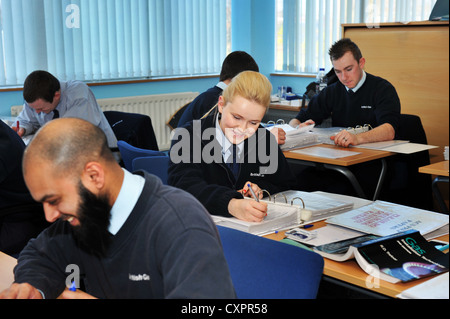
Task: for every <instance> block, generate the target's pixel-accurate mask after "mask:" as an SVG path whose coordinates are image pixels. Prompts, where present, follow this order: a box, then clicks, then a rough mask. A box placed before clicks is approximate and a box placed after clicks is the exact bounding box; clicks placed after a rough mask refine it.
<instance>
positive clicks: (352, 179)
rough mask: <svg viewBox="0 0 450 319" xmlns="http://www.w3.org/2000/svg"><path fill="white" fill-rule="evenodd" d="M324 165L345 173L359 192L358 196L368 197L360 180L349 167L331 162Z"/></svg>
mask: <svg viewBox="0 0 450 319" xmlns="http://www.w3.org/2000/svg"><path fill="white" fill-rule="evenodd" d="M323 167H325V168H327V169H332V170H334V171H336V172H339V173H341V174H343V175H344V176H345V177H347V179H348V180H349V181H350V183H351V184H352V186H353V188H354V189H355V191H356V194H358V197H360V198H365V199H367V197H366V194H364V191H363V189H362V188H361V185H360V184H359V183H358V180H357V179H356V177H355V175H354V174H353V173H352V172H351V171H350V170H349V169H348V168H347V167H344V166H336V165H331V164H323Z"/></svg>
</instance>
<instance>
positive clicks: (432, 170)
mask: <svg viewBox="0 0 450 319" xmlns="http://www.w3.org/2000/svg"><path fill="white" fill-rule="evenodd" d="M419 172H420V173H426V174H431V175H438V176H447V177H449V176H448V175H449V174H448V161H442V162H438V163H434V164H430V165H427V166H422V167H419Z"/></svg>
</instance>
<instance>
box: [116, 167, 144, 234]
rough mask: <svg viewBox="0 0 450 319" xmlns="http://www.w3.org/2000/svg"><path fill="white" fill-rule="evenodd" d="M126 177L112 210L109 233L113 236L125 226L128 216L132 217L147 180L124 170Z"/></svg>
mask: <svg viewBox="0 0 450 319" xmlns="http://www.w3.org/2000/svg"><path fill="white" fill-rule="evenodd" d="M123 171H124V173H125V175H124V178H123V183H122V187H121V188H120V192H119V196H117V199H116V202H115V203H114V205H113V207H112V208H111V221H110V225H109V229H108V230H109V232H110V233H111V234H113V235H115V234H117V232H118V231H119V230H120V228H121V227H122V226H123V224H124V223H125V221H126V220H127V218H128V216H130V214H131V212H132V210H133V208H134V206H135V205H136V203H137V201H138V199H139V196H141V193H142V190H143V189H144V184H145V178H144V177H142V176H140V175H134V174H131V173H130V172H128V171H127V170H125V169H123Z"/></svg>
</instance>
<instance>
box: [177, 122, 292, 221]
mask: <svg viewBox="0 0 450 319" xmlns="http://www.w3.org/2000/svg"><path fill="white" fill-rule="evenodd" d="M195 125H200V127H199V129H197V128H196V127H195ZM215 125H216V115H215V114H211V115H209V116H208V117H206V118H204V119H202V120H201V121H194V122H191V123H190V124H188V125H187V126H186V127H185V128H181V129H180V131H179V132H181V131H182V130H184V133H185V134H180V135H179V136H178V137H177V136H175V138H174V141H173V143H172V148H171V162H170V165H169V179H168V183H169V184H170V185H173V186H175V187H178V188H181V189H184V190H186V191H188V192H189V193H191V194H192V195H194V196H195V197H196V198H197V199H198V200H199V201H200V202H201V203H202V204H203V205H204V206H205V207H206V209H207V210H208V211H209V212H210V213H211V214H212V215H220V216H227V217H230V216H231V215H230V214H229V212H228V204H229V202H230V200H231V199H233V198H242V195H241V194H240V193H238V192H237V190H240V189H242V188H243V187H244V183H245V182H247V181H250V182H252V183H255V184H257V185H258V186H259V187H260V188H261V189H265V190H267V191H268V192H269V193H270V194H274V193H278V192H281V191H284V190H288V189H293V188H294V187H295V186H296V179H295V177H294V175H293V174H292V172H291V170H290V167H289V164H288V163H287V161H286V158H285V157H284V155H283V153H282V151H281V150H280V148H279V147H278V144H277V142H276V140H275V137H274V136H273V134H271V133H270V132H269V131H267V130H266V129H264V128H262V127H260V128H259V129H258V130H257V132H256V133H255V134H254V135H253V136H252V137H250V139H247V140H245V142H244V155H243V160H242V163H241V164H240V171H239V175H238V177H237V178H235V177H234V175H233V173H232V171H231V170H230V169H229V168H228V166H227V165H226V164H224V163H223V157H222V153H221V146H220V144H219V143H218V141H217V140H216V138H215V136H214V135H210V134H206V133H205V131H206V130H207V129H209V131H210V132H213V133H215V131H214V130H215ZM185 139H187V141H186V140H185ZM177 143H182V144H178V145H177ZM194 144H196V145H194ZM180 145H183V146H185V147H184V148H182V147H179V146H180ZM271 145H272V148H273V153H270V154H269V150H270V149H271V147H270V146H271ZM181 153H182V154H181ZM206 154H208V155H212V156H211V157H213V161H212V162H208V161H206V160H205V155H206ZM261 154H266V155H267V157H265V156H261ZM175 156H177V157H180V158H182V159H183V160H182V161H181V162H177V163H174V160H175ZM267 160H269V161H267ZM264 195H265V196H266V195H267V194H264Z"/></svg>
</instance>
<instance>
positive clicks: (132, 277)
mask: <svg viewBox="0 0 450 319" xmlns="http://www.w3.org/2000/svg"><path fill="white" fill-rule="evenodd" d="M128 279H130V280H131V281H150V276H149V275H147V274H139V275H133V274H128Z"/></svg>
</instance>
